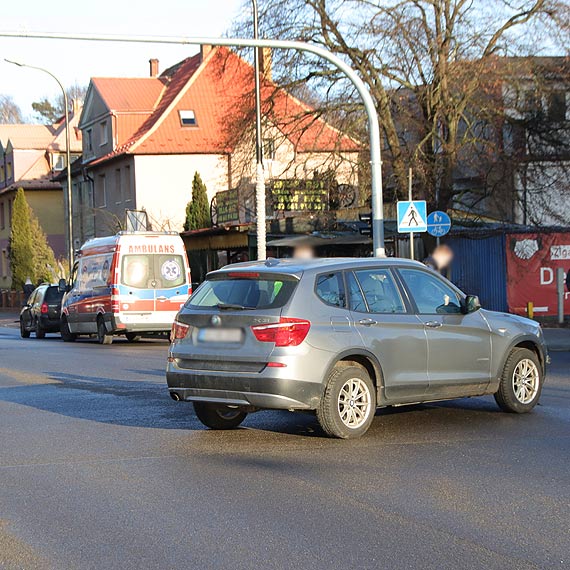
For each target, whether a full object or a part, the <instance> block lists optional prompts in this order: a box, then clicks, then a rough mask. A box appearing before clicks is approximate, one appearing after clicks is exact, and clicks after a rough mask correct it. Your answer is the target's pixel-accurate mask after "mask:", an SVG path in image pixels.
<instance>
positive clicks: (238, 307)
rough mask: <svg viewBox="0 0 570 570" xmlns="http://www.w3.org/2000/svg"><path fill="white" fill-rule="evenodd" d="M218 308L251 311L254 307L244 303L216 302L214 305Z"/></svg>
mask: <svg viewBox="0 0 570 570" xmlns="http://www.w3.org/2000/svg"><path fill="white" fill-rule="evenodd" d="M216 307H218V309H221V310H232V309H233V310H236V311H251V310H253V309H255V307H246V306H245V305H237V304H234V303H218V304H217V305H216Z"/></svg>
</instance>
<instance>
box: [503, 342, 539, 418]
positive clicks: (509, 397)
mask: <svg viewBox="0 0 570 570" xmlns="http://www.w3.org/2000/svg"><path fill="white" fill-rule="evenodd" d="M542 380H543V372H542V366H541V364H540V361H539V360H538V357H537V356H536V354H535V353H534V352H533V351H532V350H528V349H527V348H515V349H513V350H512V351H511V353H510V354H509V357H508V358H507V361H506V362H505V367H504V368H503V374H502V375H501V381H500V383H499V389H498V391H497V393H496V394H495V401H496V402H497V404H498V405H499V407H500V408H501V410H503V411H504V412H514V413H516V414H524V413H525V412H530V411H531V410H532V409H533V408H534V406H536V404H537V403H538V400H539V398H540V392H541V391H542Z"/></svg>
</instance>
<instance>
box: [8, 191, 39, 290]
mask: <svg viewBox="0 0 570 570" xmlns="http://www.w3.org/2000/svg"><path fill="white" fill-rule="evenodd" d="M10 268H11V270H12V287H13V288H14V289H22V287H23V286H24V283H25V282H26V279H28V278H30V279H31V280H32V281H34V279H35V272H34V269H35V268H34V244H33V238H32V228H31V223H30V207H29V206H28V202H27V201H26V196H25V195H24V190H23V189H22V188H18V191H17V192H16V198H15V199H14V204H13V206H12V228H11V231H10Z"/></svg>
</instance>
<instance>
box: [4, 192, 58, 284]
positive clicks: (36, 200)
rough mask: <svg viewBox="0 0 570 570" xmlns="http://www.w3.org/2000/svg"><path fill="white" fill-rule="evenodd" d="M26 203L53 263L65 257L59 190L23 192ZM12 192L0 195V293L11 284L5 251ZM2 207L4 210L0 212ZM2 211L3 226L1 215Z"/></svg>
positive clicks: (12, 198) (6, 250) (6, 252)
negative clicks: (34, 216)
mask: <svg viewBox="0 0 570 570" xmlns="http://www.w3.org/2000/svg"><path fill="white" fill-rule="evenodd" d="M25 195H26V200H27V202H28V204H29V205H30V207H31V208H32V210H33V212H34V214H35V215H36V217H37V218H38V221H39V222H40V225H41V227H42V229H43V230H44V232H45V234H46V236H47V239H48V243H49V245H50V246H51V248H52V249H53V251H54V254H55V257H56V259H58V258H61V257H65V256H66V247H65V243H66V240H65V212H64V206H63V195H62V192H61V190H26V192H25ZM14 197H15V192H14V191H10V192H7V193H4V194H2V195H0V289H9V288H10V285H11V283H12V276H11V272H10V264H9V260H8V247H9V243H10V228H11V223H10V216H11V212H12V208H11V206H10V205H9V202H13V200H14ZM2 204H4V207H3V208H2ZM2 209H3V210H4V224H2V216H1V212H2Z"/></svg>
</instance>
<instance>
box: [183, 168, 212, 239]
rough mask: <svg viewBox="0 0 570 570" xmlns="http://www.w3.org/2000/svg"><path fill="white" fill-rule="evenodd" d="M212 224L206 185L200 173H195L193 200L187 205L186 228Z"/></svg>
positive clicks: (195, 228) (206, 226)
mask: <svg viewBox="0 0 570 570" xmlns="http://www.w3.org/2000/svg"><path fill="white" fill-rule="evenodd" d="M211 225H212V220H211V218H210V204H209V202H208V192H207V189H206V185H205V184H204V183H203V182H202V178H201V177H200V174H199V173H198V172H196V173H195V174H194V180H192V200H190V202H188V205H187V206H186V222H185V223H184V229H185V230H200V229H202V228H209V227H210V226H211Z"/></svg>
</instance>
